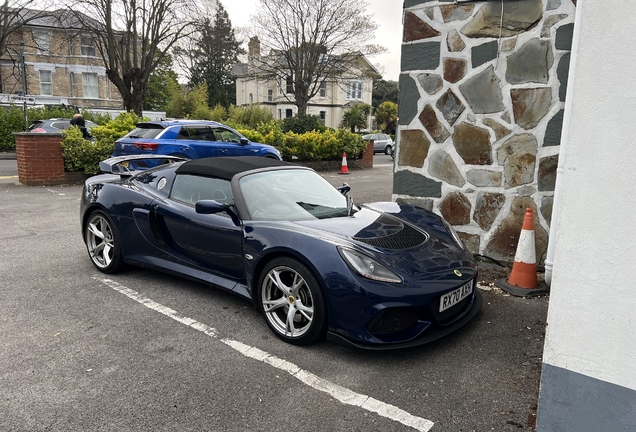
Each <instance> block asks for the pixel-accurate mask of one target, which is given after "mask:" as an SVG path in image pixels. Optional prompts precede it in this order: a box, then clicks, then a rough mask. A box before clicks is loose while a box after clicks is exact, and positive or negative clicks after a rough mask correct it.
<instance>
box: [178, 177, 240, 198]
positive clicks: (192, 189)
mask: <svg viewBox="0 0 636 432" xmlns="http://www.w3.org/2000/svg"><path fill="white" fill-rule="evenodd" d="M170 198H171V199H173V200H175V201H179V202H182V203H184V204H189V205H194V204H196V202H197V201H201V200H215V201H218V202H219V203H221V204H234V195H232V188H231V187H230V182H229V181H227V180H223V179H218V178H213V177H203V176H196V175H191V174H181V175H177V177H176V178H175V180H174V184H173V185H172V191H171V192H170Z"/></svg>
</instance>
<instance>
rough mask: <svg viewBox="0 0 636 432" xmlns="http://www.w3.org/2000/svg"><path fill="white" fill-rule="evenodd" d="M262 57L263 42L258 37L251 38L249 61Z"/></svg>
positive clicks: (248, 51)
mask: <svg viewBox="0 0 636 432" xmlns="http://www.w3.org/2000/svg"><path fill="white" fill-rule="evenodd" d="M260 56H261V41H260V40H259V39H258V36H254V37H253V38H250V41H249V42H248V43H247V58H248V60H250V61H251V60H253V59H257V58H259V57H260Z"/></svg>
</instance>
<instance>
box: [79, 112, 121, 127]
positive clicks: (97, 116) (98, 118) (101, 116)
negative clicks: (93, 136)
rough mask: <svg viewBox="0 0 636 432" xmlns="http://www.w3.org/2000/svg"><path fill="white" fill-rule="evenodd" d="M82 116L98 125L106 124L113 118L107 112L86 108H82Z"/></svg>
mask: <svg viewBox="0 0 636 432" xmlns="http://www.w3.org/2000/svg"><path fill="white" fill-rule="evenodd" d="M82 117H84V119H85V120H90V121H92V122H93V123H95V124H98V125H100V126H103V125H106V124H108V123H110V122H111V121H112V120H113V118H112V117H111V116H110V114H108V113H96V112H92V111H89V110H86V109H83V110H82Z"/></svg>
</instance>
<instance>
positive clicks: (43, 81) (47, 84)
mask: <svg viewBox="0 0 636 432" xmlns="http://www.w3.org/2000/svg"><path fill="white" fill-rule="evenodd" d="M52 75H53V74H52V73H51V71H45V70H41V71H40V94H41V95H46V96H53V79H52Z"/></svg>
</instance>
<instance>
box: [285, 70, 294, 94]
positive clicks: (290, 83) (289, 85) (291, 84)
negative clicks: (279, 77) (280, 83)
mask: <svg viewBox="0 0 636 432" xmlns="http://www.w3.org/2000/svg"><path fill="white" fill-rule="evenodd" d="M285 87H286V91H287V94H293V93H294V77H293V76H291V75H290V76H288V77H287V80H286V86H285Z"/></svg>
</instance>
